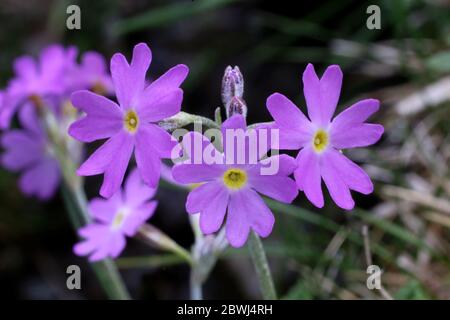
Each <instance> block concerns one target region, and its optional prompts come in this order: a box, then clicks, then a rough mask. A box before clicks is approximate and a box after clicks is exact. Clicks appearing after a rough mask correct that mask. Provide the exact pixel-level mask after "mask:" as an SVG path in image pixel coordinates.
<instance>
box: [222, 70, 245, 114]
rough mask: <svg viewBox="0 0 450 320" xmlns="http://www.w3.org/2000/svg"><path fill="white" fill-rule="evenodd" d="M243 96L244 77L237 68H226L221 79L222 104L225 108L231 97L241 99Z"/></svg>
mask: <svg viewBox="0 0 450 320" xmlns="http://www.w3.org/2000/svg"><path fill="white" fill-rule="evenodd" d="M243 95H244V77H243V76H242V73H241V71H240V70H239V67H237V66H235V67H234V68H232V67H231V66H228V67H227V68H226V69H225V73H224V75H223V79H222V102H223V105H224V106H225V108H228V107H227V106H228V105H229V104H230V102H231V100H232V99H233V97H238V98H242V97H243Z"/></svg>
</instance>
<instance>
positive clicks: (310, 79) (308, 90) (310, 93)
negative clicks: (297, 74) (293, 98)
mask: <svg viewBox="0 0 450 320" xmlns="http://www.w3.org/2000/svg"><path fill="white" fill-rule="evenodd" d="M303 94H304V95H305V100H306V106H307V108H308V116H309V119H311V121H312V122H314V123H316V124H321V123H322V115H321V110H320V109H321V101H320V80H319V77H317V74H316V71H315V70H314V66H313V65H312V64H311V63H309V64H308V65H307V66H306V69H305V71H304V72H303Z"/></svg>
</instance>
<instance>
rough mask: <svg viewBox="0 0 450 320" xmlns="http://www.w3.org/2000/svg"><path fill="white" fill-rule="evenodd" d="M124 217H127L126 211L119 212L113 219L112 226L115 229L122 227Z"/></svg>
mask: <svg viewBox="0 0 450 320" xmlns="http://www.w3.org/2000/svg"><path fill="white" fill-rule="evenodd" d="M124 219H125V212H124V211H119V212H117V214H116V215H115V217H114V219H113V222H112V225H111V227H112V228H113V229H114V230H115V229H118V228H120V226H121V225H122V222H123V220H124Z"/></svg>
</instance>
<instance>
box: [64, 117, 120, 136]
mask: <svg viewBox="0 0 450 320" xmlns="http://www.w3.org/2000/svg"><path fill="white" fill-rule="evenodd" d="M122 128H123V122H122V121H121V119H120V118H117V117H108V116H104V117H96V116H90V115H87V116H85V117H83V118H81V119H79V120H77V121H75V122H74V123H72V125H71V126H70V127H69V134H70V135H71V136H72V137H73V138H75V139H77V140H78V141H82V142H93V141H96V140H100V139H106V138H110V137H112V136H113V135H115V134H117V132H119V131H120V130H121V129H122Z"/></svg>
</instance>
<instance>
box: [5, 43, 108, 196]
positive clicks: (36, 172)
mask: <svg viewBox="0 0 450 320" xmlns="http://www.w3.org/2000/svg"><path fill="white" fill-rule="evenodd" d="M80 89H91V90H98V91H101V92H103V93H108V92H111V90H112V87H111V78H110V76H109V74H108V72H107V69H106V62H105V59H104V58H103V57H102V56H101V55H100V54H98V53H96V52H86V53H84V54H83V55H82V57H81V63H80V64H78V63H77V49H76V48H75V47H68V48H65V47H63V46H61V45H56V44H55V45H50V46H48V47H46V48H44V49H43V50H42V52H41V53H40V55H39V57H38V58H37V59H35V58H33V57H31V56H22V57H19V58H17V59H16V60H15V61H14V77H13V78H12V79H11V80H10V81H9V83H8V85H7V87H6V88H5V89H3V90H2V91H1V92H0V128H2V129H3V130H4V131H5V132H4V134H3V136H2V138H1V145H2V147H3V149H4V153H3V154H2V156H1V164H2V165H3V166H4V167H5V168H6V169H8V170H11V171H21V172H23V174H22V176H21V178H20V180H19V186H20V189H21V190H22V191H23V192H24V193H25V194H27V195H34V196H36V197H38V198H40V199H48V198H50V197H52V196H53V195H54V193H55V191H56V189H57V187H58V185H59V182H60V176H61V174H60V168H59V164H58V161H57V157H56V152H55V148H54V145H53V144H52V142H51V141H49V136H48V132H47V131H48V130H47V129H48V128H46V127H45V126H44V125H43V124H42V123H41V121H40V116H42V112H43V111H44V109H45V111H47V112H50V113H51V114H52V115H53V116H54V117H55V118H56V120H57V121H56V122H57V124H58V125H59V127H58V128H56V129H57V130H59V131H65V130H66V128H65V124H66V123H67V122H69V121H72V120H71V119H72V118H73V117H74V116H75V113H74V112H71V109H72V107H70V106H68V104H70V100H69V98H70V94H71V93H72V92H73V91H74V90H80ZM16 114H18V120H19V124H20V125H21V126H22V128H21V129H10V126H11V122H12V120H13V119H14V116H15V115H16ZM69 145H70V143H69ZM68 151H69V152H72V151H74V150H68Z"/></svg>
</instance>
